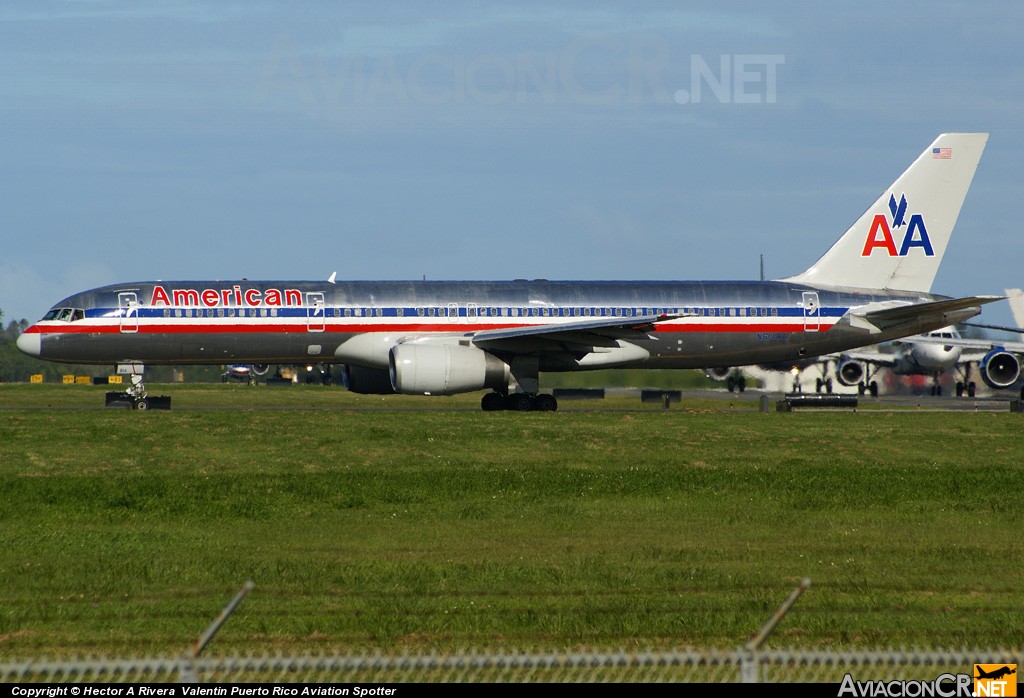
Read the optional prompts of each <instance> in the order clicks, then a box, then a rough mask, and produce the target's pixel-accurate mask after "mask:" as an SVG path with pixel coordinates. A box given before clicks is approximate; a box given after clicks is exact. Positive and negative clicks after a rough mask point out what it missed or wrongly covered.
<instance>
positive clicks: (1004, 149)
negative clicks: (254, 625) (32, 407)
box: [0, 0, 1024, 324]
mask: <svg viewBox="0 0 1024 698" xmlns="http://www.w3.org/2000/svg"><path fill="white" fill-rule="evenodd" d="M1022 28H1024V3H1012V2H991V1H988V0H982V1H980V2H968V1H966V0H965V1H963V2H935V1H932V0H927V1H925V0H921V1H916V0H915V1H908V2H899V3H892V2H872V1H864V2H836V3H822V2H786V3H763V2H733V3H727V2H706V3H702V2H687V3H679V2H624V1H623V2H601V1H600V0H598V1H595V2H588V3H576V2H566V3H563V2H554V1H551V0H545V1H544V2H517V1H515V0H503V1H502V2H495V3H487V2H464V3H463V2H456V1H454V0H450V1H446V2H444V3H422V2H398V1H396V2H358V1H349V2H314V1H306V2H289V3H285V2H260V1H258V0H253V1H248V0H247V1H245V2H239V1H235V0H221V1H219V2H190V1H188V0H182V1H180V2H169V1H154V2H135V1H131V2H128V1H125V2H122V1H115V0H111V1H101V0H76V1H74V2H26V1H21V0H6V1H5V2H4V3H3V4H2V5H0V242H2V247H0V309H2V310H3V312H4V322H5V323H6V322H9V321H10V320H12V319H21V318H26V319H28V320H34V319H37V318H39V317H40V316H42V314H43V313H44V312H45V311H46V310H47V309H48V308H49V307H50V306H51V305H53V304H55V303H56V302H57V301H59V300H60V299H62V298H64V297H65V296H68V295H70V294H72V293H74V292H77V291H81V290H85V289H88V288H92V287H95V286H100V285H105V284H110V283H118V282H128V281H142V280H151V279H164V280H171V279H177V280H185V279H238V278H243V277H244V278H248V279H280V280H286V279H326V278H327V277H328V276H329V275H330V274H331V273H332V272H337V275H338V278H340V279H420V278H424V277H425V278H428V279H513V278H546V279H569V280H572V279H673V280H676V279H678V280H685V279H757V278H758V277H759V274H760V259H761V256H762V255H763V257H764V266H765V273H766V276H767V277H768V278H780V277H783V276H787V275H791V274H795V273H798V272H800V271H802V270H803V269H805V268H807V267H808V266H810V264H811V263H813V262H814V261H815V260H816V259H817V258H818V257H819V256H820V255H821V254H822V253H823V252H824V251H825V250H827V249H828V248H829V246H831V244H832V243H833V242H834V241H835V240H836V239H837V238H838V237H839V236H840V235H841V234H842V233H843V231H845V230H846V229H847V228H848V227H849V226H850V224H851V223H853V222H854V221H855V220H856V219H857V218H858V217H859V216H860V214H861V213H862V212H863V211H864V210H865V209H866V208H867V207H868V206H869V205H870V204H871V203H872V202H873V201H874V200H875V198H876V197H877V196H878V195H879V194H881V193H882V191H883V190H884V189H885V188H886V187H887V186H888V185H889V184H890V183H891V182H892V181H893V180H894V179H895V178H896V177H897V176H898V175H899V174H900V173H901V172H902V171H903V170H904V169H905V168H906V167H907V166H908V165H909V164H910V163H911V162H912V161H913V160H914V158H916V157H917V155H918V154H919V153H920V152H921V151H922V150H923V149H924V148H925V147H926V146H928V144H929V143H931V141H932V140H933V139H934V138H935V136H936V135H938V134H939V133H942V132H945V131H985V132H988V133H990V134H991V136H990V138H989V142H988V146H987V148H986V151H985V154H984V156H983V157H982V160H981V164H980V166H979V168H978V172H977V174H976V176H975V179H974V183H973V186H972V188H971V191H970V193H969V194H968V197H967V200H966V202H965V204H964V207H963V209H962V210H961V214H960V219H959V222H958V225H957V228H956V231H955V233H954V235H953V238H952V241H951V242H950V244H949V247H948V249H947V252H946V256H945V258H944V260H943V264H942V267H941V268H940V270H939V273H938V276H937V278H936V280H935V284H934V286H933V291H935V292H937V293H943V294H948V295H970V294H1001V293H1002V291H1003V289H1004V288H1012V287H1020V286H1024V271H1022V264H1021V262H1022V261H1024V248H1022V245H1021V235H1020V225H1019V223H1018V217H1019V208H1020V199H1021V197H1022V195H1024V186H1022V185H1024V174H1022V168H1021V163H1022V162H1024V134H1022V129H1024V44H1022V43H1021V41H1020V33H1021V30H1022ZM978 321H979V322H982V321H984V322H991V323H995V324H1012V318H1011V316H1010V313H1009V309H1008V306H1007V304H1006V303H1005V302H1000V303H996V304H992V305H990V306H987V307H986V309H985V311H984V313H983V315H982V316H981V317H980V318H979V320H978Z"/></svg>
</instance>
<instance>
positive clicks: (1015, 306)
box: [1004, 288, 1024, 327]
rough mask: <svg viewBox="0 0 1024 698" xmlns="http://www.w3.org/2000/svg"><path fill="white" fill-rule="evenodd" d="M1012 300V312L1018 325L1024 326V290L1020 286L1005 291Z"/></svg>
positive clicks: (1009, 299)
mask: <svg viewBox="0 0 1024 698" xmlns="http://www.w3.org/2000/svg"><path fill="white" fill-rule="evenodd" d="M1004 293H1006V298H1007V300H1008V301H1009V302H1010V312H1011V313H1012V314H1013V321H1014V322H1016V323H1017V327H1024V291H1021V290H1020V289H1019V288H1008V289H1006V291H1005V292H1004Z"/></svg>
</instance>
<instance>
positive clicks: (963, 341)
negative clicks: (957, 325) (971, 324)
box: [902, 335, 1024, 361]
mask: <svg viewBox="0 0 1024 698" xmlns="http://www.w3.org/2000/svg"><path fill="white" fill-rule="evenodd" d="M902 341H905V342H913V343H915V344H941V345H942V346H946V347H960V348H961V349H962V351H961V353H960V359H961V360H962V361H978V360H980V359H982V358H984V357H985V355H986V354H988V353H989V352H990V351H992V350H993V349H996V348H997V347H998V348H1002V349H1005V350H1006V351H1009V352H1013V353H1014V354H1024V342H1004V341H1001V340H998V339H969V338H967V337H929V336H924V335H922V336H917V337H906V338H904V339H903V340H902Z"/></svg>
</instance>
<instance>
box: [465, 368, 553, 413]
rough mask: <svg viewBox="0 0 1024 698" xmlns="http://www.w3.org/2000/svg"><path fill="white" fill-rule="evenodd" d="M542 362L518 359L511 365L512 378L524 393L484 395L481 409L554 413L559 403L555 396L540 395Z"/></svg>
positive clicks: (506, 391)
mask: <svg viewBox="0 0 1024 698" xmlns="http://www.w3.org/2000/svg"><path fill="white" fill-rule="evenodd" d="M539 368H540V362H539V361H538V360H537V358H536V357H516V358H515V359H513V360H512V363H511V373H512V377H513V378H515V380H516V383H517V384H518V385H519V390H520V391H522V392H518V393H510V392H508V390H507V388H506V390H505V391H504V392H493V393H488V394H487V395H484V397H483V399H482V400H480V407H481V408H483V410H484V411H485V412H496V411H498V410H511V411H513V412H531V411H532V412H554V411H555V410H557V409H558V401H557V400H556V399H555V396H554V395H548V394H546V393H539V391H538V388H539V385H540V380H539V375H540V370H539Z"/></svg>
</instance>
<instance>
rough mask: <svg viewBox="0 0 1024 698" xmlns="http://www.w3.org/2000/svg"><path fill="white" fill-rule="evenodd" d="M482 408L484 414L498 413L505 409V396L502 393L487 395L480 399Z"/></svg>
mask: <svg viewBox="0 0 1024 698" xmlns="http://www.w3.org/2000/svg"><path fill="white" fill-rule="evenodd" d="M480 408H481V409H482V410H483V411H484V412H497V411H498V410H503V409H505V396H504V395H502V394H501V393H487V394H486V395H484V396H483V397H482V398H481V399H480Z"/></svg>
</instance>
